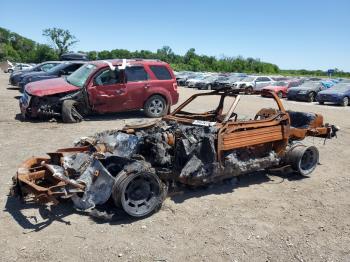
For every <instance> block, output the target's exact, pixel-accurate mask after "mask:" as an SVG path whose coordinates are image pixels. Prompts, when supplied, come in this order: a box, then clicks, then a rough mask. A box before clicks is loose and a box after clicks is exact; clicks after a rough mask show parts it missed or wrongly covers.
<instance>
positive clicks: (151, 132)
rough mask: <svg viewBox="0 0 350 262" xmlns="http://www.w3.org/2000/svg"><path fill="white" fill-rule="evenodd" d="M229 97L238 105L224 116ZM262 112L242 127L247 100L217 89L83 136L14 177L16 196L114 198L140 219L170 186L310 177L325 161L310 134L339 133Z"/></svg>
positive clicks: (308, 118) (80, 202)
mask: <svg viewBox="0 0 350 262" xmlns="http://www.w3.org/2000/svg"><path fill="white" fill-rule="evenodd" d="M203 95H219V96H221V100H220V103H219V105H218V107H217V108H216V109H215V110H213V111H210V112H206V113H203V114H198V113H197V114H191V113H189V112H185V111H183V110H182V108H183V107H184V106H185V105H187V104H189V103H191V101H192V100H193V99H195V98H196V96H203ZM226 96H231V97H234V103H233V104H232V105H231V106H230V108H229V110H228V112H227V113H223V108H222V106H223V101H224V99H225V97H226ZM274 98H275V100H276V102H277V104H278V106H279V109H278V110H276V109H270V108H263V109H261V110H260V111H259V112H258V113H257V114H256V116H255V119H254V120H248V121H239V120H237V114H236V113H234V109H235V107H236V106H237V103H238V102H239V99H240V96H239V95H236V94H231V93H229V94H227V93H225V92H219V91H215V92H213V93H207V94H201V95H194V96H193V97H191V98H190V99H189V100H188V101H186V102H185V103H184V105H182V106H180V107H179V108H178V109H176V110H175V111H174V112H173V113H172V114H170V115H168V116H166V117H164V118H163V119H162V120H159V121H156V122H152V123H146V124H138V125H129V126H125V127H124V128H123V129H122V130H108V131H104V132H101V133H97V134H95V135H93V136H91V137H83V138H80V139H78V140H77V141H76V142H75V143H74V147H72V148H64V149H59V150H57V151H56V152H52V153H48V156H49V157H46V158H39V157H33V158H30V159H28V160H27V161H25V162H24V163H23V164H22V166H21V167H20V168H19V169H18V171H17V174H16V176H15V177H14V178H13V182H14V185H13V187H12V190H11V192H12V194H13V195H17V196H20V197H21V198H24V199H28V198H29V199H34V200H36V201H38V202H42V203H53V204H58V203H59V201H60V200H61V199H67V198H70V199H71V200H72V202H73V204H74V207H75V208H76V209H79V210H87V211H89V210H92V209H93V208H95V207H96V206H98V205H102V204H104V203H106V202H107V201H108V200H109V199H112V200H113V202H114V204H115V205H116V206H117V207H119V208H121V209H122V210H124V211H125V212H126V213H127V214H129V215H130V216H133V217H144V216H147V215H149V214H151V213H153V212H154V211H156V210H158V209H159V207H160V206H161V204H162V202H163V201H164V199H165V197H166V196H167V192H168V189H169V187H176V186H177V185H179V184H180V185H189V186H191V187H195V186H203V185H206V184H210V183H216V182H219V181H222V180H225V179H230V178H233V177H235V176H239V175H243V174H247V173H252V172H254V171H258V170H264V169H271V168H281V167H290V168H292V169H293V170H294V171H296V172H297V173H299V174H301V175H309V174H310V173H312V172H313V171H314V169H315V168H316V165H317V163H318V161H319V153H318V150H317V148H316V147H314V146H309V147H308V146H305V145H303V144H302V143H300V141H301V140H303V139H304V138H305V137H306V136H315V137H323V138H331V137H333V136H334V135H335V134H336V131H337V129H336V127H334V126H332V125H328V124H325V125H324V124H323V117H322V116H321V115H318V114H314V113H303V112H287V111H285V110H284V108H283V106H282V104H281V102H280V101H279V99H278V97H277V96H274Z"/></svg>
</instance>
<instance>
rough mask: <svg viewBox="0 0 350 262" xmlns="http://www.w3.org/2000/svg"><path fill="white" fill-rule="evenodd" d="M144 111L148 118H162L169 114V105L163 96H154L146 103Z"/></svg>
mask: <svg viewBox="0 0 350 262" xmlns="http://www.w3.org/2000/svg"><path fill="white" fill-rule="evenodd" d="M144 110H145V114H146V116H148V117H161V116H164V115H165V114H166V112H167V103H166V101H165V99H164V98H163V97H162V96H160V95H154V96H151V97H150V98H149V99H148V100H147V101H146V103H145V107H144Z"/></svg>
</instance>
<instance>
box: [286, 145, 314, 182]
mask: <svg viewBox="0 0 350 262" xmlns="http://www.w3.org/2000/svg"><path fill="white" fill-rule="evenodd" d="M289 156H290V157H289V159H290V164H291V166H292V168H293V169H294V170H295V171H297V172H298V173H299V174H300V175H303V176H307V175H310V174H311V173H312V172H313V171H314V170H315V169H316V167H317V164H318V162H319V152H318V149H317V148H316V147H315V146H296V147H294V148H293V149H292V150H291V151H290V152H289Z"/></svg>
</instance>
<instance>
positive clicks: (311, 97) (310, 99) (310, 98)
mask: <svg viewBox="0 0 350 262" xmlns="http://www.w3.org/2000/svg"><path fill="white" fill-rule="evenodd" d="M307 101H308V102H314V101H315V93H314V92H311V93H309V96H308V99H307Z"/></svg>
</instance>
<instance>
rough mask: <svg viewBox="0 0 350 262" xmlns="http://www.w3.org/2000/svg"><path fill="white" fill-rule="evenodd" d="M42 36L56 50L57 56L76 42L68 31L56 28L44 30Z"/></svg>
mask: <svg viewBox="0 0 350 262" xmlns="http://www.w3.org/2000/svg"><path fill="white" fill-rule="evenodd" d="M43 36H46V37H47V38H48V39H49V40H50V41H51V43H52V44H53V46H54V48H55V49H56V50H57V53H58V56H61V55H62V54H63V53H65V52H67V51H69V48H70V47H72V46H73V45H74V44H76V43H77V42H78V40H77V39H76V37H75V36H74V35H72V34H71V32H70V31H69V30H65V29H61V28H56V27H54V28H47V29H44V30H43Z"/></svg>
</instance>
